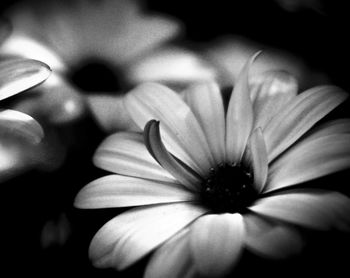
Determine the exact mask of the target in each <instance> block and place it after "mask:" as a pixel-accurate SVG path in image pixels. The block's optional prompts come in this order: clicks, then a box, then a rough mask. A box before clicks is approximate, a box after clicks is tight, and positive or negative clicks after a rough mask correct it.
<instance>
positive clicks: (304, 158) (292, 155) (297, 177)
mask: <svg viewBox="0 0 350 278" xmlns="http://www.w3.org/2000/svg"><path fill="white" fill-rule="evenodd" d="M349 142H350V134H332V135H327V136H322V137H319V138H315V139H313V140H312V139H310V140H308V139H307V138H306V140H305V142H304V141H301V142H300V143H298V144H296V145H295V146H293V147H292V148H291V149H290V150H289V151H287V152H286V153H285V154H283V156H281V157H280V158H278V159H277V160H276V161H275V162H273V163H272V165H271V166H270V170H269V177H268V183H267V186H266V188H265V192H268V191H272V190H275V189H279V188H284V187H286V186H289V185H293V184H298V183H302V182H306V181H309V180H312V179H316V178H319V177H322V176H325V175H328V174H332V173H335V172H338V171H341V170H344V169H347V168H349V167H350V145H349Z"/></svg>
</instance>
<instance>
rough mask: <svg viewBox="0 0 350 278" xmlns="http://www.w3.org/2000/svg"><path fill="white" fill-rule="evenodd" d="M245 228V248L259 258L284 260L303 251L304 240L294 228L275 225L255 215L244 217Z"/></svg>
mask: <svg viewBox="0 0 350 278" xmlns="http://www.w3.org/2000/svg"><path fill="white" fill-rule="evenodd" d="M244 226H245V230H246V236H245V247H246V248H247V249H248V250H250V251H251V252H254V253H256V254H257V255H259V256H264V257H267V258H271V259H284V258H288V257H290V256H293V255H296V254H298V253H300V252H301V250H302V247H303V239H302V238H301V236H300V234H299V232H298V231H297V230H296V229H295V228H293V227H292V226H289V225H282V224H274V223H273V222H271V221H267V220H266V219H264V218H262V217H260V216H257V215H255V214H247V215H245V216H244Z"/></svg>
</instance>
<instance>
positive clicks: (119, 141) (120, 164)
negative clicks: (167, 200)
mask: <svg viewBox="0 0 350 278" xmlns="http://www.w3.org/2000/svg"><path fill="white" fill-rule="evenodd" d="M93 161H94V164H95V165H96V166H98V167H100V168H102V169H104V170H107V171H111V172H114V173H118V174H121V175H127V176H133V177H139V178H144V179H153V180H158V181H165V182H174V181H175V179H174V177H172V176H171V175H170V174H169V173H168V172H167V171H165V170H164V169H163V168H162V167H160V166H159V164H158V163H157V162H156V161H155V160H154V158H153V157H152V156H151V155H150V154H149V152H148V151H147V149H146V147H145V144H144V140H143V135H142V134H140V133H136V132H135V133H128V132H120V133H115V134H113V135H110V136H109V137H107V138H106V139H105V140H104V141H103V142H102V143H101V144H100V146H99V147H98V149H97V150H96V152H95V155H94V158H93Z"/></svg>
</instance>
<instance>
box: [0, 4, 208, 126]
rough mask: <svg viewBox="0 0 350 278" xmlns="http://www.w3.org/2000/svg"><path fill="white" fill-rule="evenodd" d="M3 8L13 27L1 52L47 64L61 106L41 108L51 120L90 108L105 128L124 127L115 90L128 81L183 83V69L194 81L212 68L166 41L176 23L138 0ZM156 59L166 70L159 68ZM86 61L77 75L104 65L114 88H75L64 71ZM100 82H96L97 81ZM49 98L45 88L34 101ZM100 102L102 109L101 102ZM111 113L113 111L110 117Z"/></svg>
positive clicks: (92, 77)
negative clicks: (5, 9) (111, 91)
mask: <svg viewBox="0 0 350 278" xmlns="http://www.w3.org/2000/svg"><path fill="white" fill-rule="evenodd" d="M6 16H7V17H8V18H9V19H10V21H11V23H12V24H13V32H12V35H11V36H10V37H9V38H8V39H7V40H6V41H5V42H4V44H3V46H2V47H1V49H0V52H1V53H4V54H7V55H20V56H23V55H24V56H25V57H28V58H32V59H37V60H41V61H43V62H45V63H46V64H48V65H49V66H50V67H51V68H52V69H53V72H54V75H53V76H52V77H51V78H52V79H54V78H55V80H54V81H53V82H51V83H52V85H51V86H48V87H44V88H41V89H43V90H45V91H52V90H55V93H54V94H50V96H51V97H50V99H49V100H50V102H51V103H53V104H54V105H55V107H59V108H60V109H61V111H58V112H60V113H58V112H55V113H51V114H50V111H51V110H50V109H48V111H45V112H47V113H49V117H50V118H52V120H53V121H54V122H55V123H56V122H59V123H66V122H71V121H72V120H75V119H77V118H79V117H80V116H81V115H82V114H84V113H86V112H87V111H86V110H87V109H88V110H89V112H91V113H92V114H93V116H94V117H95V118H96V120H97V122H98V123H100V124H101V126H102V128H104V129H105V130H107V131H109V130H110V129H125V128H126V127H127V126H128V125H129V123H130V121H129V119H128V115H127V113H126V112H125V111H124V107H123V105H122V97H121V94H124V93H125V92H126V90H128V89H129V88H130V87H131V86H134V85H135V84H138V83H140V82H142V81H144V80H145V79H146V80H154V81H155V80H156V81H162V82H163V81H165V82H166V81H168V82H170V83H174V82H175V83H180V84H183V83H185V82H188V78H189V77H190V78H191V81H193V80H197V81H198V80H203V79H206V78H208V76H209V77H210V78H211V77H212V76H213V74H214V73H213V70H212V69H211V68H210V67H209V65H206V64H205V63H204V62H203V61H202V59H200V58H199V57H197V55H195V54H194V53H193V52H191V51H189V50H185V49H183V48H181V47H167V46H166V42H169V41H170V40H172V39H174V38H176V37H177V36H178V35H179V34H180V33H181V32H182V29H183V28H182V25H181V24H180V23H179V22H177V21H176V20H174V19H172V18H170V17H169V16H163V15H159V14H157V13H154V12H151V11H150V10H147V9H146V7H145V5H144V1H142V0H134V1H127V0H103V1H97V2H96V1H87V0H74V1H69V2H67V1H60V0H50V1H26V2H23V1H22V2H19V4H18V5H15V6H13V7H12V8H10V9H9V10H8V11H7V13H6ZM154 64H156V65H157V67H155V66H153V65H154ZM160 64H161V66H162V67H163V68H166V69H168V70H165V71H163V72H162V73H159V70H158V68H159V65H160ZM146 65H147V66H146ZM86 68H88V69H90V70H91V69H92V72H91V73H90V76H85V78H83V79H84V80H83V81H82V82H83V83H84V82H85V83H89V82H90V83H91V80H95V77H96V75H97V74H101V75H102V76H103V78H104V77H105V76H104V75H105V74H106V73H105V72H102V73H101V72H98V69H101V68H106V69H107V70H108V71H110V74H112V75H113V76H114V77H115V80H114V82H115V83H118V84H117V85H116V87H117V88H113V90H114V89H115V90H119V92H118V91H115V92H114V94H111V93H109V94H106V92H104V89H99V88H86V86H83V87H84V88H83V91H84V90H86V89H87V90H88V91H89V96H86V95H83V94H81V92H80V91H81V90H79V89H78V88H77V87H76V86H74V85H73V84H71V81H72V80H70V79H71V78H72V77H73V79H74V76H77V75H78V74H79V73H81V72H83V71H84V69H85V70H86ZM175 68H176V70H174V69H175ZM94 69H95V70H97V72H93V70H94ZM179 69H180V70H179ZM164 72H165V74H164ZM179 72H181V73H182V74H180V75H179ZM48 81H50V79H49V80H48ZM96 82H97V81H95V83H96ZM51 83H49V82H46V84H47V85H50V84H51ZM101 83H102V81H101ZM82 85H84V84H82ZM62 86H63V87H62ZM95 87H96V86H95ZM97 87H98V86H97ZM104 87H106V86H104V84H101V86H100V88H104ZM62 88H64V89H62ZM52 95H54V96H52ZM48 98H49V97H48V96H47V94H43V97H42V98H41V99H40V101H41V102H45V101H46V102H47V99H48ZM111 102H113V104H114V110H112V109H111V108H110V105H109V104H110V103H111ZM101 103H103V105H104V106H105V109H101ZM45 106H46V105H43V106H42V107H45ZM106 107H107V108H106ZM106 110H108V112H109V113H105V111H106ZM115 111H117V112H115ZM110 114H113V115H116V117H114V122H113V123H112V124H111V123H110V122H109V118H108V117H109V115H110ZM106 118H107V119H106ZM111 125H113V126H111Z"/></svg>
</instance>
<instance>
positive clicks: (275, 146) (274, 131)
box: [264, 86, 348, 161]
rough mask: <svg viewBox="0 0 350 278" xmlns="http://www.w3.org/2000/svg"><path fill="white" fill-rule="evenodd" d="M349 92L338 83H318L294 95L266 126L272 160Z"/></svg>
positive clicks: (268, 148) (339, 102) (266, 136)
mask: <svg viewBox="0 0 350 278" xmlns="http://www.w3.org/2000/svg"><path fill="white" fill-rule="evenodd" d="M347 97H348V95H347V94H346V93H345V92H343V91H342V90H340V89H338V88H337V87H333V86H319V87H315V88H312V89H309V90H307V91H305V92H304V93H302V94H300V95H298V96H297V97H295V98H294V99H293V100H292V101H291V102H290V103H289V104H288V106H287V107H285V109H283V110H281V111H280V112H279V113H278V114H277V115H276V116H275V117H274V118H273V119H272V120H271V121H270V122H269V124H268V125H267V126H266V128H265V129H264V136H265V140H266V146H267V150H268V154H269V161H271V160H273V159H274V158H276V157H277V156H278V155H279V154H281V153H282V152H283V151H285V150H286V149H287V148H288V147H289V146H291V145H292V144H293V143H294V142H295V141H296V140H298V139H299V138H300V137H301V136H302V135H303V134H304V133H305V132H307V131H308V130H309V129H310V128H311V127H312V126H313V125H314V124H315V123H316V122H318V121H319V120H320V119H322V118H323V117H324V116H325V115H327V114H328V113H329V112H331V111H332V110H333V109H334V108H336V107H337V106H338V105H339V104H341V103H342V102H343V101H345V99H346V98H347Z"/></svg>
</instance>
